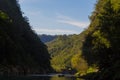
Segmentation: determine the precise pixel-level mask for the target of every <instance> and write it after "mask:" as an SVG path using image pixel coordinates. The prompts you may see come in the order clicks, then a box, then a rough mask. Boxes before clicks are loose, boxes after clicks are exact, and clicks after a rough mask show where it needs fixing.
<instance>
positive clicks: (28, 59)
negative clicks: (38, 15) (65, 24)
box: [0, 0, 50, 75]
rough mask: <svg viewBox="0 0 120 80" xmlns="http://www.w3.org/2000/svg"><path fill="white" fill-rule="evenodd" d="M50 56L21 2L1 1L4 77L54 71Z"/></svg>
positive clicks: (0, 45) (0, 64) (0, 60)
mask: <svg viewBox="0 0 120 80" xmlns="http://www.w3.org/2000/svg"><path fill="white" fill-rule="evenodd" d="M49 61H50V56H49V54H48V51H47V47H46V45H44V44H43V43H42V42H41V41H40V39H39V37H38V36H37V35H36V34H35V33H34V32H33V31H32V30H31V28H30V25H29V23H28V19H27V17H23V16H22V12H21V10H20V6H19V4H18V2H17V0H0V75H24V74H28V73H29V74H31V73H46V72H48V71H50V62H49Z"/></svg>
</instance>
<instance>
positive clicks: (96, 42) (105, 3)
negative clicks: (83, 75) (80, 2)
mask: <svg viewBox="0 0 120 80" xmlns="http://www.w3.org/2000/svg"><path fill="white" fill-rule="evenodd" d="M90 19H91V24H90V26H89V28H88V30H87V32H88V33H87V34H86V39H85V42H84V45H83V55H84V56H85V58H86V60H87V61H88V62H89V64H97V66H98V67H99V72H98V74H97V76H96V78H94V79H91V80H108V79H109V80H119V79H120V68H119V67H120V0H98V2H97V4H96V7H95V10H94V12H93V14H92V16H91V17H90ZM85 49H87V50H85Z"/></svg>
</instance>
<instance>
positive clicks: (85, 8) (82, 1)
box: [19, 0, 96, 35]
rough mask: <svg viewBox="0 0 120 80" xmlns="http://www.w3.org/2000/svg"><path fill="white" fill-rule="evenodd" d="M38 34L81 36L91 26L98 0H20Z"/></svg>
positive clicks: (22, 8)
mask: <svg viewBox="0 0 120 80" xmlns="http://www.w3.org/2000/svg"><path fill="white" fill-rule="evenodd" d="M19 3H20V6H21V10H22V11H23V12H24V16H27V17H28V18H29V22H30V25H31V26H32V29H33V30H34V31H35V32H36V33H37V34H50V35H56V34H79V33H81V32H82V31H83V30H84V29H85V28H87V27H88V25H89V22H90V21H89V18H88V16H90V15H91V13H92V11H93V10H94V6H95V3H96V0H19Z"/></svg>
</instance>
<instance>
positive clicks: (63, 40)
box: [47, 32, 91, 74]
mask: <svg viewBox="0 0 120 80" xmlns="http://www.w3.org/2000/svg"><path fill="white" fill-rule="evenodd" d="M84 36H85V32H82V33H81V34H79V35H61V36H58V38H56V39H55V40H54V41H52V42H49V43H47V45H48V51H49V53H50V55H51V58H52V59H51V66H52V67H53V68H54V69H55V70H56V71H58V72H61V71H62V70H69V69H73V70H76V71H80V73H81V74H84V73H86V72H87V71H89V68H91V67H90V66H88V64H87V62H86V61H85V59H84V58H83V57H82V45H83V44H82V43H83V41H84Z"/></svg>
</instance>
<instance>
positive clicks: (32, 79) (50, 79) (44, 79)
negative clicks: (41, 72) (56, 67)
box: [0, 76, 84, 80]
mask: <svg viewBox="0 0 120 80" xmlns="http://www.w3.org/2000/svg"><path fill="white" fill-rule="evenodd" d="M0 80H84V79H79V78H74V77H58V76H27V77H23V76H21V77H5V76H4V77H0Z"/></svg>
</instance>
